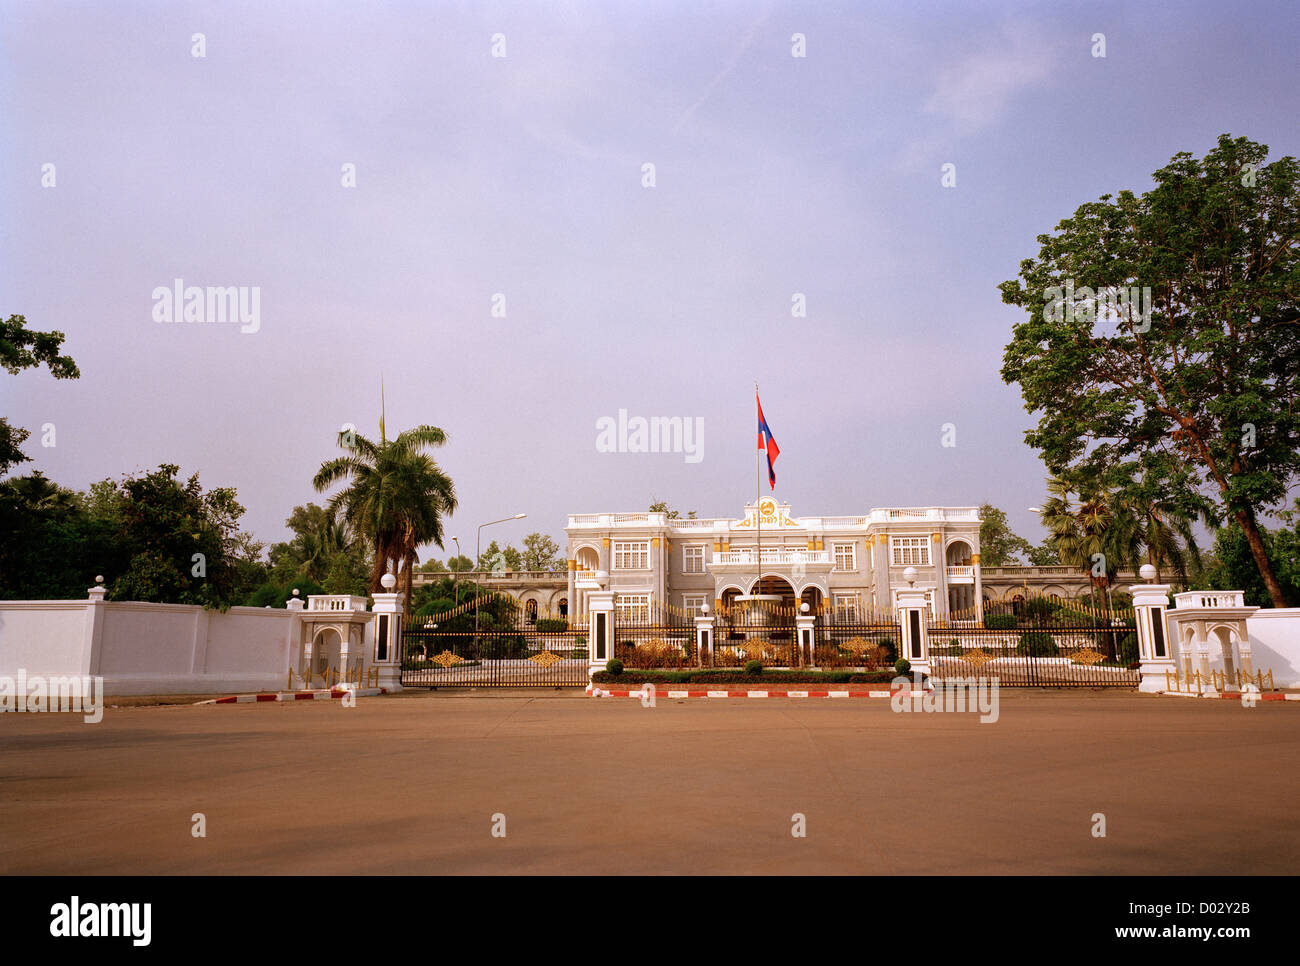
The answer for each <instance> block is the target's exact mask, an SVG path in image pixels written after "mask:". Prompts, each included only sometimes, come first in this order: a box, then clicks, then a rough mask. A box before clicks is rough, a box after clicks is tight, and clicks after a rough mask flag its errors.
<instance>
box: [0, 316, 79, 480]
mask: <svg viewBox="0 0 1300 966" xmlns="http://www.w3.org/2000/svg"><path fill="white" fill-rule="evenodd" d="M64 338H65V336H64V335H63V333H62V332H37V331H35V330H34V329H29V328H27V319H26V318H25V317H23V316H21V315H11V316H9V318H7V319H5V320H4V321H2V322H0V366H3V367H4V368H5V370H6V371H7V372H8V373H9V374H10V375H17V374H18V373H20V372H22V370H24V369H31V368H34V367H37V366H42V365H44V366H48V367H49V369H50V374H51V375H53V376H54V378H55V379H76V378H78V377H79V376H80V375H81V372H80V370H78V369H77V364H76V363H75V362H73V361H72V357H71V356H65V355H60V353H59V349H60V348H61V347H62V345H63V340H64ZM28 435H29V434H28V432H27V430H25V429H23V428H22V427H21V426H13V425H10V423H9V420H7V419H3V418H0V476H3V475H4V474H5V473H7V472H9V468H10V467H11V466H15V465H17V464H18V463H25V462H27V461H28V460H30V459H31V457H29V456H28V455H27V454H26V453H24V452H23V451H22V444H23V441H24V440H25V439H27V437H28Z"/></svg>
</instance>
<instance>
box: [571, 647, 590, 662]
mask: <svg viewBox="0 0 1300 966" xmlns="http://www.w3.org/2000/svg"><path fill="white" fill-rule="evenodd" d="M569 657H570V658H571V659H572V660H574V661H585V660H587V649H586V648H585V647H575V648H574V649H573V650H572V651H570V652H569Z"/></svg>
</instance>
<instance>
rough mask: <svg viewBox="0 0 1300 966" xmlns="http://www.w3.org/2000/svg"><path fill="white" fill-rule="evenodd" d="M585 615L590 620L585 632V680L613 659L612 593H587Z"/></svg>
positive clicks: (601, 591)
mask: <svg viewBox="0 0 1300 966" xmlns="http://www.w3.org/2000/svg"><path fill="white" fill-rule="evenodd" d="M587 613H588V616H589V619H590V623H589V625H588V626H589V628H590V629H589V630H588V632H587V662H588V667H587V678H588V679H589V680H590V678H591V676H592V675H593V674H595V673H596V672H597V671H603V670H605V663H606V662H607V661H609V660H611V659H612V658H613V657H614V592H613V591H611V590H592V591H588V592H587Z"/></svg>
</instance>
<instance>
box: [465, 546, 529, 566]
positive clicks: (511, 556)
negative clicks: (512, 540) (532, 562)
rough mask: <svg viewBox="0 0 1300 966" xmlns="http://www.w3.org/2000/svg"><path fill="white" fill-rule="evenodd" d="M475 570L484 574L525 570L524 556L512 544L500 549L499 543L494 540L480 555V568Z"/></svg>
mask: <svg viewBox="0 0 1300 966" xmlns="http://www.w3.org/2000/svg"><path fill="white" fill-rule="evenodd" d="M474 569H475V570H478V571H481V572H482V573H501V572H502V571H505V570H523V569H524V558H523V554H521V553H520V552H519V551H518V550H517V549H516V548H515V547H513V546H511V545H510V544H506V546H505V547H498V546H497V542H496V541H495V540H493V541H492V542H491V543H489V544H488V545H487V549H486V550H484V551H483V552H482V553H481V554H479V558H478V566H477V567H475V568H474Z"/></svg>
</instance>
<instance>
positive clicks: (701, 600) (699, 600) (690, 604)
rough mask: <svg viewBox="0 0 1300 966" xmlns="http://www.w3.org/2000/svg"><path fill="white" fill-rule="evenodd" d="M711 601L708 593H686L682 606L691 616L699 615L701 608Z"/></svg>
mask: <svg viewBox="0 0 1300 966" xmlns="http://www.w3.org/2000/svg"><path fill="white" fill-rule="evenodd" d="M708 602H709V598H708V595H707V594H685V595H683V596H682V607H683V608H684V609H685V610H686V613H687V614H688V615H690V616H691V617H695V616H698V615H699V613H700V608H701V607H703V606H704V605H705V604H707V603H708Z"/></svg>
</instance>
